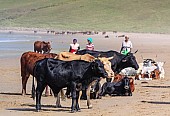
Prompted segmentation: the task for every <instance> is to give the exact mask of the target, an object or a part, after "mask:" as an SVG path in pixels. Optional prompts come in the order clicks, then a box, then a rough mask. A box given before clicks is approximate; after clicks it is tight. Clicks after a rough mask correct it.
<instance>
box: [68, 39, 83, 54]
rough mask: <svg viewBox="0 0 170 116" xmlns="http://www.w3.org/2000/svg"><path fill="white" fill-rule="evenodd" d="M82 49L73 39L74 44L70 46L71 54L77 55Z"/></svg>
mask: <svg viewBox="0 0 170 116" xmlns="http://www.w3.org/2000/svg"><path fill="white" fill-rule="evenodd" d="M79 49H80V45H79V44H78V43H77V39H73V43H72V44H70V49H69V52H71V53H73V54H75V53H76V52H77V51H78V50H79Z"/></svg>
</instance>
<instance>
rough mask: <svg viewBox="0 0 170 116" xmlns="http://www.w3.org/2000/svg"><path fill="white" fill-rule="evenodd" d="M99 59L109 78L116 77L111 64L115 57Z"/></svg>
mask: <svg viewBox="0 0 170 116" xmlns="http://www.w3.org/2000/svg"><path fill="white" fill-rule="evenodd" d="M98 59H99V60H100V61H101V62H102V63H103V65H104V69H105V71H106V72H107V74H108V77H109V78H111V77H114V72H113V70H112V68H111V62H110V61H109V60H111V59H113V57H109V58H106V57H99V58H98Z"/></svg>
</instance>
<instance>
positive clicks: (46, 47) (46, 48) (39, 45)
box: [34, 41, 52, 54]
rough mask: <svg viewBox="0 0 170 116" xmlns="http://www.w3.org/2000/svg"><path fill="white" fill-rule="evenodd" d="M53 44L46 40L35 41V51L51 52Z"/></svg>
mask: <svg viewBox="0 0 170 116" xmlns="http://www.w3.org/2000/svg"><path fill="white" fill-rule="evenodd" d="M51 49H52V48H51V44H50V42H45V41H35V42H34V52H37V53H43V54H44V53H50V51H51Z"/></svg>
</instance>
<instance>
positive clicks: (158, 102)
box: [141, 101, 170, 105]
mask: <svg viewBox="0 0 170 116" xmlns="http://www.w3.org/2000/svg"><path fill="white" fill-rule="evenodd" d="M141 102H142V103H150V104H165V105H167V104H170V102H160V101H141Z"/></svg>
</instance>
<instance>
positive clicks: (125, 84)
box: [122, 77, 132, 96]
mask: <svg viewBox="0 0 170 116" xmlns="http://www.w3.org/2000/svg"><path fill="white" fill-rule="evenodd" d="M122 85H123V89H124V92H123V93H124V95H125V96H131V95H132V93H131V90H130V79H129V78H128V77H124V78H123V79H122Z"/></svg>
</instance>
